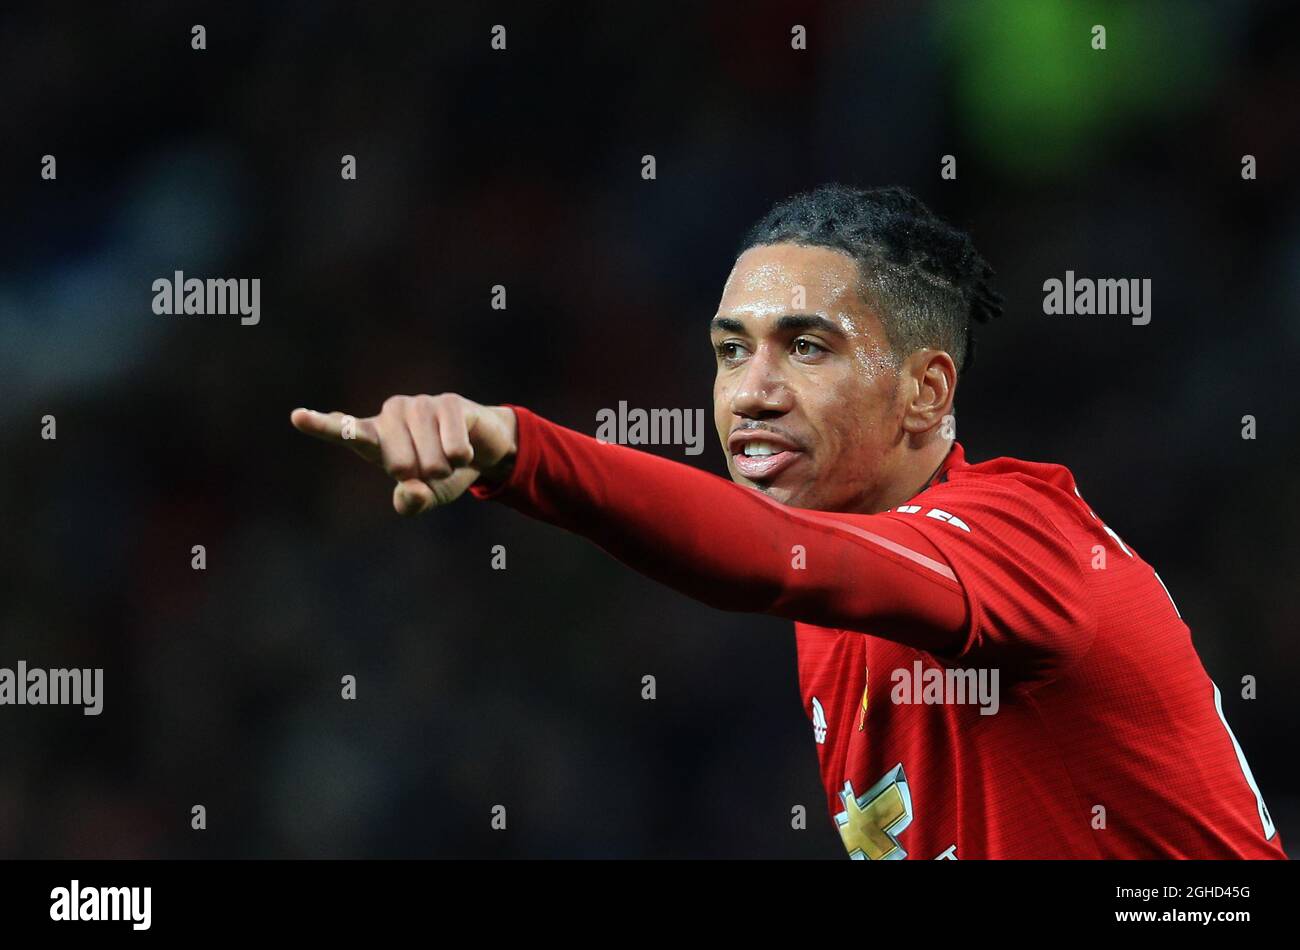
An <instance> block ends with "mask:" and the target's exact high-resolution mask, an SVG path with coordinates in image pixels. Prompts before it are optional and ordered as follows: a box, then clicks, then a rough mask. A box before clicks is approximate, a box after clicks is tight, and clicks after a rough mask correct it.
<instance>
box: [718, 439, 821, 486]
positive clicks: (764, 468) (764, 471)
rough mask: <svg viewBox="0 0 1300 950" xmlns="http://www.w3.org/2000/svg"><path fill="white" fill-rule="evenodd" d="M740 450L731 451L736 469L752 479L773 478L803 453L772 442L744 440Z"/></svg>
mask: <svg viewBox="0 0 1300 950" xmlns="http://www.w3.org/2000/svg"><path fill="white" fill-rule="evenodd" d="M739 448H740V451H738V452H733V453H732V455H731V458H732V461H733V463H734V464H735V466H736V471H738V472H739V473H740V474H741V475H744V476H745V477H746V478H748V479H751V480H753V481H762V480H764V479H769V478H775V477H776V476H777V475H779V474H780V473H781V472H783V471H785V470H786V469H787V468H789V467H790V466H791V465H793V464H794V463H795V462H796V461H798V459H799V456H801V455H803V453H802V452H800V451H799V450H798V449H788V448H785V447H784V446H780V445H776V444H775V443H772V442H762V441H753V442H746V443H744V444H743V445H741V446H740V447H739Z"/></svg>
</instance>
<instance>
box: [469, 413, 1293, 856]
mask: <svg viewBox="0 0 1300 950" xmlns="http://www.w3.org/2000/svg"><path fill="white" fill-rule="evenodd" d="M512 408H513V409H514V410H515V413H516V417H517V419H518V455H517V457H516V461H515V466H514V469H513V471H512V472H511V474H510V476H509V477H508V479H507V480H506V481H504V482H502V483H501V484H497V485H488V484H483V483H480V484H477V485H475V486H473V487H472V488H471V493H472V494H474V495H475V496H476V497H479V498H497V499H499V500H501V501H503V502H505V503H506V504H509V505H511V506H513V507H515V508H517V509H519V510H520V511H523V512H525V513H527V514H529V515H532V516H534V517H537V518H541V519H543V520H546V521H550V522H552V523H554V524H557V525H560V526H561V527H565V528H567V529H569V530H572V531H575V532H577V533H580V534H582V535H584V536H586V537H588V538H590V539H591V540H593V541H594V542H596V543H597V544H599V545H600V546H602V547H603V548H605V550H607V551H609V552H610V553H611V554H613V555H614V556H615V557H618V558H619V559H620V560H622V561H624V562H625V563H627V564H629V565H631V566H632V567H634V568H636V569H637V570H639V571H641V572H643V573H645V574H647V575H648V576H650V577H653V578H655V579H657V580H660V581H662V582H663V583H665V584H668V585H670V586H672V587H674V588H676V589H677V590H680V591H683V592H684V593H687V594H689V595H690V596H692V597H695V598H697V599H699V600H701V601H703V602H705V603H708V604H711V605H713V606H716V607H720V608H723V609H728V610H743V611H750V612H758V613H768V614H774V615H777V616H782V617H788V618H790V619H792V620H794V621H796V624H795V630H796V637H797V644H798V654H799V679H800V687H801V692H802V696H803V700H804V704H805V710H806V712H807V714H808V716H809V718H810V719H811V721H812V724H813V734H814V740H815V742H816V748H817V754H818V759H819V763H820V767H821V774H822V780H823V783H824V784H825V787H826V795H827V803H828V806H829V810H830V815H831V819H832V820H833V821H834V823H835V826H836V827H837V828H838V829H839V832H840V835H841V838H842V840H843V842H844V845H845V848H846V849H847V851H848V853H849V855H850V856H851V857H853V858H859V859H873V860H874V859H898V858H907V857H913V858H923V859H930V858H949V859H952V858H1230V857H1249V858H1281V857H1285V855H1284V853H1283V851H1282V847H1281V838H1280V836H1279V835H1278V834H1277V832H1276V830H1275V829H1274V827H1273V822H1272V819H1271V818H1270V817H1269V814H1268V810H1267V808H1266V807H1265V805H1264V801H1263V798H1262V796H1261V795H1260V793H1259V789H1258V787H1257V786H1256V784H1255V780H1254V777H1253V776H1252V775H1251V772H1250V767H1249V766H1248V765H1247V764H1246V759H1245V756H1244V755H1243V753H1242V751H1241V748H1240V746H1239V745H1238V744H1237V741H1236V738H1235V737H1234V736H1233V734H1232V731H1231V730H1230V729H1229V727H1228V724H1227V721H1226V720H1225V719H1224V717H1223V711H1222V703H1221V698H1220V695H1219V691H1218V689H1217V688H1216V687H1215V686H1214V684H1213V683H1212V682H1211V681H1210V678H1209V676H1208V675H1207V674H1206V672H1205V669H1204V667H1203V666H1202V665H1201V662H1200V659H1199V657H1198V656H1197V654H1196V651H1195V649H1194V647H1193V646H1192V641H1191V636H1190V633H1189V631H1188V628H1187V626H1186V625H1185V624H1184V623H1183V622H1182V620H1181V618H1180V617H1179V614H1178V612H1177V609H1176V608H1175V606H1174V604H1173V601H1172V600H1171V598H1170V597H1169V595H1168V593H1167V592H1166V591H1165V589H1164V585H1163V583H1162V582H1161V581H1160V579H1159V578H1158V577H1157V576H1156V573H1155V571H1154V570H1152V568H1151V566H1150V565H1148V564H1147V563H1146V562H1144V561H1143V560H1142V559H1141V558H1140V557H1139V556H1138V555H1137V552H1136V551H1134V550H1133V548H1132V547H1131V546H1130V545H1128V544H1126V543H1125V542H1123V541H1122V540H1121V539H1120V538H1119V536H1118V535H1116V534H1115V533H1114V532H1113V531H1111V530H1110V529H1109V528H1108V527H1106V526H1105V525H1104V524H1103V523H1102V522H1101V521H1100V520H1099V519H1098V518H1097V516H1096V515H1095V514H1094V513H1093V512H1092V511H1091V510H1090V509H1089V508H1088V506H1087V505H1086V504H1085V503H1084V501H1083V500H1082V498H1080V496H1079V493H1078V491H1077V490H1076V488H1075V484H1074V478H1073V476H1071V474H1070V473H1069V471H1068V470H1066V469H1065V468H1063V467H1062V466H1059V465H1048V464H1039V463H1033V462H1023V461H1018V460H1015V459H1007V458H1000V459H995V460H993V461H990V462H983V463H980V464H977V465H970V464H968V463H967V462H966V460H965V456H964V453H963V450H962V447H961V446H960V445H959V444H954V445H953V447H952V449H951V451H950V452H949V454H948V457H947V458H946V459H945V461H944V463H943V465H942V466H941V468H940V470H939V471H938V472H937V473H936V474H935V477H934V478H933V479H931V481H930V483H929V484H928V485H927V486H926V487H925V488H924V489H923V490H921V491H920V492H919V493H918V494H917V495H916V496H915V497H913V498H912V499H910V500H909V501H908V502H907V503H906V504H903V505H899V506H898V507H896V508H894V509H891V510H890V511H888V512H882V513H880V514H870V515H862V514H849V513H836V512H821V511H807V510H803V509H797V508H790V507H787V506H784V505H781V504H778V503H776V502H774V501H772V500H771V499H769V498H767V497H766V496H765V495H763V494H762V493H761V492H758V491H756V490H754V489H752V488H748V487H746V486H741V485H737V484H734V483H732V482H730V481H728V480H726V479H721V478H718V477H717V476H714V475H711V474H709V473H706V472H702V471H699V470H698V469H695V468H692V467H690V466H687V465H682V464H680V463H677V462H672V461H669V460H667V459H663V458H660V457H658V456H654V455H650V454H648V453H644V452H638V451H635V450H633V449H630V448H627V447H624V446H619V445H611V444H606V443H602V442H598V441H597V440H595V439H593V438H591V437H590V436H586V435H582V434H580V433H577V432H574V431H572V430H569V429H566V428H564V427H562V426H558V425H555V424H554V423H551V422H548V421H546V420H544V419H542V418H541V417H539V416H537V415H535V414H533V413H531V412H529V411H528V410H527V409H524V408H522V407H519V406H512Z"/></svg>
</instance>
